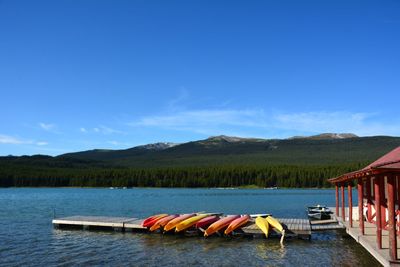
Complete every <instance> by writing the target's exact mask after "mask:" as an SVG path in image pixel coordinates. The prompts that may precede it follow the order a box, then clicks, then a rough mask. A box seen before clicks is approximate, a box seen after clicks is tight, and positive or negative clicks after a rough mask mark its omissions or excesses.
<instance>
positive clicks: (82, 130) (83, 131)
mask: <svg viewBox="0 0 400 267" xmlns="http://www.w3.org/2000/svg"><path fill="white" fill-rule="evenodd" d="M79 131H81V132H82V133H87V130H86V128H84V127H81V128H80V129H79Z"/></svg>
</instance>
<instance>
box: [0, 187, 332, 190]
mask: <svg viewBox="0 0 400 267" xmlns="http://www.w3.org/2000/svg"><path fill="white" fill-rule="evenodd" d="M18 188H21V189H22V188H29V189H33V188H37V189H57V188H60V189H68V188H71V189H110V190H129V189H217V190H271V191H275V190H301V189H304V190H332V189H334V187H321V188H318V187H278V188H276V189H272V188H264V187H246V186H243V187H145V186H144V187H127V188H123V187H122V188H121V187H113V188H111V187H99V186H96V187H95V186H38V187H35V186H19V187H18V186H10V187H0V189H18Z"/></svg>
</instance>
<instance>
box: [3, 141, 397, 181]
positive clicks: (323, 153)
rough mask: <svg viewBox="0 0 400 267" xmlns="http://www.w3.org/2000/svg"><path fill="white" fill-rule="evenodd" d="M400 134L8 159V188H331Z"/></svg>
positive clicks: (393, 143)
mask: <svg viewBox="0 0 400 267" xmlns="http://www.w3.org/2000/svg"><path fill="white" fill-rule="evenodd" d="M397 146H400V138H398V137H384V136H381V137H354V136H350V137H349V138H329V137H324V138H321V137H318V138H310V137H306V138H294V139H283V140H265V139H249V138H234V137H226V136H218V137H212V138H209V139H206V140H200V141H195V142H189V143H184V144H178V145H177V144H169V145H149V146H140V147H134V148H131V149H127V150H91V151H83V152H77V153H69V154H64V155H60V156H57V157H50V156H23V157H13V156H8V157H0V186H99V187H109V186H127V187H134V186H160V187H237V186H246V185H256V186H259V187H270V186H279V187H328V186H330V185H329V184H328V183H327V179H328V178H331V177H334V176H337V175H340V174H342V173H344V172H348V171H352V170H356V169H358V168H361V167H363V166H365V165H367V164H368V163H370V162H372V161H373V160H375V159H377V158H378V157H380V156H382V155H383V154H385V153H387V152H389V151H390V150H392V149H394V148H395V147H397Z"/></svg>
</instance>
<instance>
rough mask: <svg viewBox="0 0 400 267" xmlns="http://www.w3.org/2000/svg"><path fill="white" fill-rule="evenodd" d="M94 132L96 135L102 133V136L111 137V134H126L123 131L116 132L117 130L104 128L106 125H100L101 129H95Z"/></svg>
mask: <svg viewBox="0 0 400 267" xmlns="http://www.w3.org/2000/svg"><path fill="white" fill-rule="evenodd" d="M93 131H94V132H95V133H102V134H105V135H109V134H126V133H125V132H123V131H120V130H116V129H113V128H110V127H107V126H104V125H100V126H99V127H95V128H93Z"/></svg>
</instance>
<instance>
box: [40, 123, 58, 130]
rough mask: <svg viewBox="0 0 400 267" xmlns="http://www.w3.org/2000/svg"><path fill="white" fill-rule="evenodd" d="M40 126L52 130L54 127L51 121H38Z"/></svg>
mask: <svg viewBox="0 0 400 267" xmlns="http://www.w3.org/2000/svg"><path fill="white" fill-rule="evenodd" d="M39 126H40V128H42V129H43V130H45V131H52V130H54V128H55V125H54V124H51V123H44V122H40V123H39Z"/></svg>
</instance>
